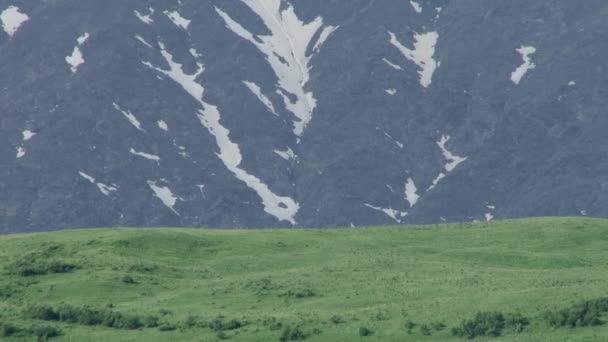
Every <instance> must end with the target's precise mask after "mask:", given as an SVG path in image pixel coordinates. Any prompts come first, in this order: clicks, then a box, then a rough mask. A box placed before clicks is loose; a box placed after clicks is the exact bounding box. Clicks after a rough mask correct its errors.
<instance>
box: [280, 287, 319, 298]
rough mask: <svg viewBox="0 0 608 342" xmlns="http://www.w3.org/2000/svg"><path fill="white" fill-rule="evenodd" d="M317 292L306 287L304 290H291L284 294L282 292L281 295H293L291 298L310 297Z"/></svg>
mask: <svg viewBox="0 0 608 342" xmlns="http://www.w3.org/2000/svg"><path fill="white" fill-rule="evenodd" d="M316 295H317V294H316V293H315V292H314V291H313V290H311V289H304V290H295V291H294V290H289V291H287V292H285V293H283V294H280V295H279V297H291V298H297V299H302V298H310V297H314V296H316Z"/></svg>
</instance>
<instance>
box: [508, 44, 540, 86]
mask: <svg viewBox="0 0 608 342" xmlns="http://www.w3.org/2000/svg"><path fill="white" fill-rule="evenodd" d="M515 51H517V52H519V53H520V54H521V57H522V59H523V60H524V63H523V64H522V65H520V66H519V67H518V68H517V69H515V71H513V72H512V73H511V81H513V83H515V84H519V82H521V79H522V78H523V77H524V75H525V74H526V73H527V72H528V70H532V69H534V68H536V64H534V63H532V59H531V58H530V55H532V54H534V53H536V48H534V47H533V46H523V45H522V46H521V47H519V48H518V49H515Z"/></svg>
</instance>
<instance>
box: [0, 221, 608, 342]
mask: <svg viewBox="0 0 608 342" xmlns="http://www.w3.org/2000/svg"><path fill="white" fill-rule="evenodd" d="M607 242H608V222H607V221H604V220H593V219H561V218H560V219H556V218H546V219H545V218H543V219H530V220H516V221H504V222H493V223H478V224H455V225H445V226H426V227H387V228H374V229H363V228H357V229H337V230H254V231H232V230H224V231H220V230H211V231H201V230H187V229H108V230H104V229H98V230H82V231H62V232H56V233H42V234H33V235H11V236H1V237H0V270H1V272H2V275H1V276H0V322H2V324H4V326H14V327H15V328H17V329H29V328H31V327H41V326H51V327H56V328H58V329H60V330H61V336H59V337H56V338H54V339H53V341H57V342H59V341H84V340H86V341H168V340H173V341H215V340H219V339H230V340H232V341H279V340H280V338H281V336H286V337H287V339H288V340H290V339H291V340H297V339H298V338H306V340H309V341H347V340H348V341H359V340H361V341H363V340H370V341H404V340H406V341H407V340H412V341H452V340H454V341H457V340H462V338H460V337H456V336H454V335H453V334H452V331H451V329H452V328H453V327H457V326H459V324H460V323H461V321H462V320H463V319H472V318H473V317H474V316H475V314H476V313H477V312H483V311H500V312H502V313H504V314H505V315H510V314H516V313H519V314H521V315H522V316H524V317H526V318H527V319H528V320H529V322H530V324H529V325H524V326H523V331H521V332H520V333H517V332H515V330H516V329H514V328H513V327H510V326H509V325H508V324H507V326H506V327H505V329H504V331H502V332H501V335H503V337H500V340H504V341H552V342H555V341H605V340H606V339H608V326H605V325H599V326H595V327H577V328H574V329H570V328H554V327H552V326H551V325H550V324H549V323H548V320H547V319H546V317H545V312H546V311H555V310H559V309H562V308H567V307H570V306H572V305H573V304H576V303H577V302H579V301H580V300H592V299H596V298H602V297H604V296H607V295H608V290H607V288H606V284H607V282H608V254H607V253H606V250H605V247H606V243H607ZM45 273H46V274H45ZM41 305H50V307H49V308H46V309H47V310H50V311H48V312H46V313H45V315H47V317H46V318H47V319H50V320H47V321H45V320H42V319H35V318H33V317H38V318H42V316H41V314H40V309H41V308H40V306H41ZM62 305H63V306H62ZM65 305H70V307H69V308H71V310H72V311H75V310H77V309H78V310H83V309H82V306H83V305H88V306H90V307H89V310H93V309H95V310H100V312H103V313H105V314H108V312H112V313H113V314H114V315H118V314H120V315H123V316H124V315H127V316H128V315H136V316H137V317H139V318H137V317H135V320H136V321H137V320H140V323H141V324H146V325H149V326H151V327H138V324H135V325H134V326H132V327H133V328H137V329H135V330H129V329H126V328H125V327H124V326H122V325H119V324H118V323H116V322H118V321H119V319H115V318H114V321H113V323H111V324H110V323H108V325H112V324H114V328H112V327H106V326H104V324H105V323H99V322H98V323H95V321H94V319H93V318H88V319H90V320H91V321H89V322H88V323H90V324H97V325H91V326H89V325H85V323H84V322H77V321H74V322H72V323H70V322H56V321H54V320H53V319H58V318H57V317H53V314H55V313H57V312H59V311H61V313H62V314H63V315H64V320H69V319H70V318H69V315H67V314H66V310H67V309H66V306H65ZM43 309H44V308H43ZM36 310H38V311H36ZM62 310H63V311H62ZM55 311H57V312H55ZM77 312H80V318H79V319H81V317H82V316H83V315H84V314H82V312H83V311H77ZM65 315H67V316H65ZM87 315H89V316H90V315H92V314H91V313H90V312H88V313H87ZM151 316H155V318H157V319H158V320H159V321H158V322H154V319H155V318H154V317H151ZM65 317H68V318H65ZM87 317H88V316H87ZM113 317H116V316H113ZM132 318H133V317H132ZM122 319H123V318H121V319H120V322H122ZM408 322H410V323H413V324H415V325H414V326H412V325H411V324H410V326H409V329H408V327H407V324H408ZM106 323H107V322H106ZM156 323H157V324H156ZM121 324H122V323H121ZM157 325H158V326H157ZM425 326H426V327H427V328H429V331H427V330H426V328H425ZM362 328H366V329H369V331H370V332H369V334H370V336H362V335H366V334H368V331H367V330H365V329H362ZM289 329H291V330H289ZM408 330H409V332H408ZM1 331H2V330H1V329H0V332H1ZM29 333H30V332H28V331H25V332H23V331H22V332H21V334H29ZM427 334H428V335H427ZM13 335H15V336H13V337H0V339H1V340H3V341H4V340H6V341H19V340H23V341H30V340H31V338H29V337H21V338H20V337H18V336H19V333H15V334H13ZM480 340H485V339H483V338H480Z"/></svg>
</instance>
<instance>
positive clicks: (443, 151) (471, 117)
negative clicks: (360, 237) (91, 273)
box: [0, 0, 608, 233]
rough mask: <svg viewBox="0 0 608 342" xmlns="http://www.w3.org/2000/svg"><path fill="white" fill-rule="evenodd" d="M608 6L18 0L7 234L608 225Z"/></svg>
mask: <svg viewBox="0 0 608 342" xmlns="http://www.w3.org/2000/svg"><path fill="white" fill-rule="evenodd" d="M607 16H608V3H606V1H604V0H586V1H570V0H551V1H524V0H512V1H502V0H459V1H455V0H418V1H411V2H410V1H409V0H221V1H220V0H216V1H213V0H204V1H200V0H181V1H177V0H149V1H148V0H139V1H136V0H107V1H93V0H88V1H83V0H39V1H32V0H0V24H1V25H2V29H0V62H1V63H0V232H4V233H7V232H26V231H41V230H54V229H62V228H74V227H80V228H85V227H110V226H111V227H115V226H190V227H214V228H228V227H231V228H234V227H245V228H249V227H290V226H297V227H312V226H316V227H333V226H349V225H356V226H360V225H372V224H394V223H438V222H444V221H448V222H450V221H472V220H489V219H493V218H513V217H526V216H544V215H569V216H574V215H590V216H599V217H608V109H607V108H608V106H607V104H608V62H607V61H608V39H607V38H608V21H607V20H606V17H607Z"/></svg>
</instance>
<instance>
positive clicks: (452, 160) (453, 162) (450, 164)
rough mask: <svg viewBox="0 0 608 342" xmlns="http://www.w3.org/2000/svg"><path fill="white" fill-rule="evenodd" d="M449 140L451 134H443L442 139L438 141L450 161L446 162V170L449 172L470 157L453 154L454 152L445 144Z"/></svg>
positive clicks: (444, 155) (445, 156)
mask: <svg viewBox="0 0 608 342" xmlns="http://www.w3.org/2000/svg"><path fill="white" fill-rule="evenodd" d="M448 141H450V136H449V135H442V136H441V139H440V140H439V141H438V142H437V145H439V148H440V149H441V152H442V153H443V157H444V158H445V159H446V160H447V161H448V163H447V164H445V170H446V171H448V172H452V171H454V169H455V168H456V167H457V166H458V165H459V164H460V163H462V162H464V161H465V160H467V158H468V157H459V156H457V155H454V154H452V152H450V151H448V149H447V148H446V147H445V144H446V143H447V142H448Z"/></svg>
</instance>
